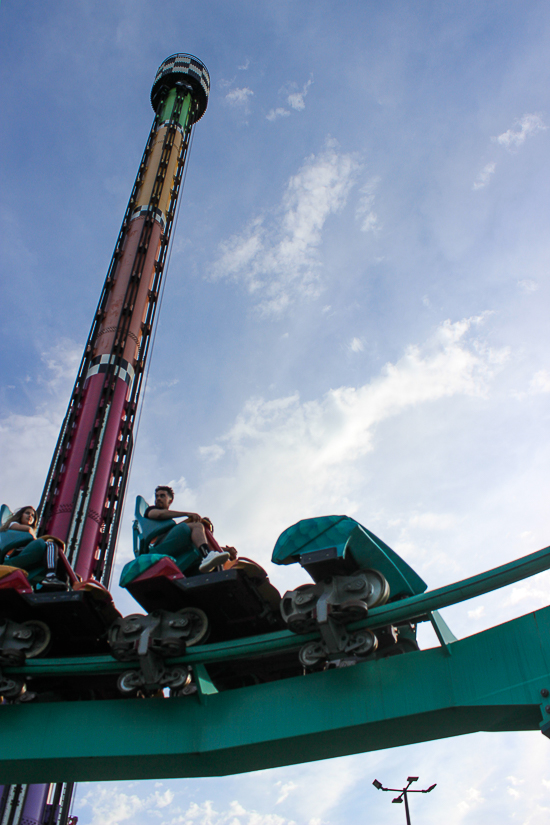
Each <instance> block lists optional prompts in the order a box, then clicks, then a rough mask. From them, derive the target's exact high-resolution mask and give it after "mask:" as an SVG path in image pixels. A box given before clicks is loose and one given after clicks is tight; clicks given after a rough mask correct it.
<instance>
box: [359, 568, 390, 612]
mask: <svg viewBox="0 0 550 825" xmlns="http://www.w3.org/2000/svg"><path fill="white" fill-rule="evenodd" d="M361 573H366V574H367V576H368V580H369V585H370V587H369V594H368V596H367V599H366V601H367V606H368V608H369V609H370V608H371V607H378V606H379V605H381V604H386V602H387V601H388V599H389V597H390V586H389V584H388V582H387V581H386V579H385V577H384V576H383V575H382V573H379V572H378V570H361Z"/></svg>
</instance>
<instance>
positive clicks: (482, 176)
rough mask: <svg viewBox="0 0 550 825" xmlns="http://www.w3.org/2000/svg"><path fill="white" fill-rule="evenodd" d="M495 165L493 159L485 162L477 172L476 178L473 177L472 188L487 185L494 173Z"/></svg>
mask: <svg viewBox="0 0 550 825" xmlns="http://www.w3.org/2000/svg"><path fill="white" fill-rule="evenodd" d="M496 167H497V165H496V163H495V161H494V160H492V161H491V162H490V163H487V164H486V165H485V166H484V167H483V169H482V170H481V172H479V174H478V176H477V178H476V179H475V181H474V183H473V186H472V189H483V187H484V186H487V184H488V183H489V181H490V180H491V177H492V176H493V175H494V174H495V169H496Z"/></svg>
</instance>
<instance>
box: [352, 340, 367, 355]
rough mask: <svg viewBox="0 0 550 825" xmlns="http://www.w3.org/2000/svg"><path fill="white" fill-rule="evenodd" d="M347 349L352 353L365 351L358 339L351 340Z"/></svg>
mask: <svg viewBox="0 0 550 825" xmlns="http://www.w3.org/2000/svg"><path fill="white" fill-rule="evenodd" d="M349 348H350V350H351V351H352V352H363V350H364V349H365V347H364V345H363V342H362V341H361V339H360V338H353V339H352V341H351V343H350V345H349Z"/></svg>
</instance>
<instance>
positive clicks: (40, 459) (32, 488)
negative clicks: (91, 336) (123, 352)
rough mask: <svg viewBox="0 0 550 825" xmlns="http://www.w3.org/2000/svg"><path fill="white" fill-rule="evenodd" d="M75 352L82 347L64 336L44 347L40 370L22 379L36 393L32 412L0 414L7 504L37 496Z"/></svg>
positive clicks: (71, 378) (74, 364)
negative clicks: (26, 413)
mask: <svg viewBox="0 0 550 825" xmlns="http://www.w3.org/2000/svg"><path fill="white" fill-rule="evenodd" d="M80 355H81V348H80V347H79V346H77V345H76V344H75V343H74V342H72V341H67V340H61V341H60V342H59V343H58V344H56V345H55V346H54V347H52V348H51V349H50V350H48V351H47V352H43V353H42V354H41V362H42V363H41V369H40V376H39V377H38V378H36V377H35V376H33V375H31V376H28V377H27V378H26V379H25V380H26V381H27V384H28V386H29V388H30V391H31V393H33V392H34V391H37V394H38V395H39V396H40V400H39V401H38V403H37V406H36V408H35V410H34V412H33V413H31V414H29V415H23V414H20V413H15V412H12V413H11V414H9V415H7V416H5V417H3V418H1V419H0V453H1V454H2V477H1V479H0V488H1V489H0V497H3V498H2V500H5V501H6V503H8V504H11V505H12V507H19V506H21V504H22V503H25V502H28V501H38V499H39V497H40V491H41V489H42V484H43V483H44V477H45V475H46V472H47V469H48V466H49V463H50V459H51V454H52V451H53V449H54V447H55V443H56V440H57V435H58V431H59V427H60V424H61V422H62V420H63V415H64V413H65V408H66V404H67V400H68V398H69V393H70V388H71V386H72V383H73V381H74V379H75V376H76V372H77V368H78V364H79V361H80Z"/></svg>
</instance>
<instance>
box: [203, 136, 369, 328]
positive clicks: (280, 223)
mask: <svg viewBox="0 0 550 825" xmlns="http://www.w3.org/2000/svg"><path fill="white" fill-rule="evenodd" d="M358 168H359V164H358V161H357V160H356V159H355V157H354V156H352V155H350V154H344V153H341V152H339V151H338V149H337V145H336V143H335V142H334V141H329V142H328V143H327V145H326V148H325V149H324V151H323V152H321V153H320V154H318V155H311V156H310V157H309V158H307V159H306V161H305V162H304V164H303V166H302V167H301V169H300V170H299V171H298V172H297V174H296V175H293V176H292V177H291V178H290V180H289V181H288V183H287V185H286V190H285V193H284V195H283V199H282V203H281V205H280V206H279V207H278V208H277V209H275V210H273V211H272V212H271V214H269V215H267V216H265V217H264V216H262V217H257V218H255V219H254V220H253V221H251V223H250V224H249V225H248V227H247V228H246V229H245V230H244V231H243V232H242V233H240V234H238V235H235V236H233V237H232V238H231V239H230V240H228V241H226V242H225V243H223V244H222V245H221V249H220V252H221V254H220V256H219V258H218V260H217V261H216V263H215V265H214V268H213V275H214V276H215V277H225V278H231V279H233V280H235V281H238V282H240V283H242V284H244V285H245V287H246V288H247V290H248V292H249V293H250V294H251V295H252V296H254V299H255V303H256V307H257V308H258V309H259V311H260V312H261V313H262V314H264V315H272V316H273V315H280V314H281V313H283V312H284V311H285V310H286V309H287V308H288V307H289V305H290V304H291V302H292V301H293V300H297V299H301V298H304V297H316V296H317V295H319V293H320V292H321V289H322V284H321V279H320V276H319V261H318V255H317V250H318V247H319V245H320V244H321V241H322V230H323V227H324V225H325V222H326V220H327V218H328V217H329V215H331V214H334V213H335V212H338V211H339V210H340V209H342V207H343V206H344V204H345V203H346V200H347V197H348V193H349V191H350V188H351V186H352V185H353V183H354V181H355V176H356V172H357V170H358Z"/></svg>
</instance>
